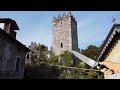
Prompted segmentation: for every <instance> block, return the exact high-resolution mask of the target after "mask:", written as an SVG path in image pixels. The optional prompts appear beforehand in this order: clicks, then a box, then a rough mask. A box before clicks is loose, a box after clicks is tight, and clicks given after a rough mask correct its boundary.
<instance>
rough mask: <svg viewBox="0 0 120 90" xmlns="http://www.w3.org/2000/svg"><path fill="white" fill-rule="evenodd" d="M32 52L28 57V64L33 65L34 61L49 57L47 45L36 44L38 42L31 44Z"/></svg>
mask: <svg viewBox="0 0 120 90" xmlns="http://www.w3.org/2000/svg"><path fill="white" fill-rule="evenodd" d="M28 47H29V49H30V50H31V51H30V52H29V53H28V54H27V55H26V57H27V58H26V64H31V63H32V60H33V59H34V60H36V59H39V58H40V57H42V56H45V55H46V56H47V55H48V47H47V46H45V45H40V43H39V44H36V42H31V45H29V46H28Z"/></svg>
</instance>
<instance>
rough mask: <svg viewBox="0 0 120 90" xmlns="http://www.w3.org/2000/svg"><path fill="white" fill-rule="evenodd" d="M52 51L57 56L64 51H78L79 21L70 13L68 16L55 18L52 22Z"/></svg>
mask: <svg viewBox="0 0 120 90" xmlns="http://www.w3.org/2000/svg"><path fill="white" fill-rule="evenodd" d="M52 25H53V26H52V51H53V52H54V53H55V54H56V55H60V54H62V53H63V52H64V51H66V50H68V51H72V50H75V51H78V50H79V49H78V35H77V21H76V20H75V18H74V17H73V15H72V14H71V12H68V14H67V15H65V14H63V16H60V15H58V17H57V18H56V17H55V16H54V17H53V21H52Z"/></svg>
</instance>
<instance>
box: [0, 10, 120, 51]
mask: <svg viewBox="0 0 120 90" xmlns="http://www.w3.org/2000/svg"><path fill="white" fill-rule="evenodd" d="M63 13H66V14H67V13H68V11H0V18H11V19H14V20H15V21H16V22H17V24H18V26H19V28H20V31H17V40H19V41H20V42H21V43H23V44H24V45H26V46H28V45H30V43H31V42H32V41H33V42H34V41H35V42H37V43H40V44H44V45H46V46H48V47H49V48H50V47H51V45H52V18H53V16H56V17H57V16H58V15H59V14H60V15H63ZM72 14H73V16H74V17H75V19H76V20H77V28H78V42H79V43H78V44H79V48H80V49H85V48H86V47H87V46H88V45H91V44H92V45H96V46H99V45H100V44H101V43H102V41H104V39H105V38H106V36H107V34H108V33H109V31H110V29H111V27H112V25H113V23H112V17H115V18H117V20H116V23H120V11H72ZM0 26H1V25H0Z"/></svg>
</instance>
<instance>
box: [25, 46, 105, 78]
mask: <svg viewBox="0 0 120 90" xmlns="http://www.w3.org/2000/svg"><path fill="white" fill-rule="evenodd" d="M38 48H40V50H42V51H44V50H45V48H44V46H42V47H41V46H39V47H38ZM98 50H99V48H98V47H96V46H95V45H90V46H88V48H87V49H85V50H82V51H81V53H82V54H84V55H85V56H88V57H90V58H92V59H94V57H95V56H96V55H97V53H98ZM59 57H60V61H59ZM32 59H33V61H35V63H34V64H32V65H26V67H25V76H24V78H25V79H103V74H101V73H98V72H96V71H90V70H89V71H85V70H82V69H67V68H61V67H56V66H51V64H53V65H64V66H71V65H72V63H71V60H72V54H71V53H70V52H68V51H65V52H64V53H63V54H62V55H60V56H56V55H55V54H54V53H52V54H51V56H50V58H47V57H46V55H42V56H41V57H39V58H37V57H36V56H34V57H32ZM40 62H43V63H40ZM61 62H62V64H61ZM75 67H78V68H87V69H90V68H91V67H90V66H88V65H87V64H85V63H84V62H82V61H81V60H79V59H78V58H77V61H76V66H75Z"/></svg>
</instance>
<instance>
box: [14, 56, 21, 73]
mask: <svg viewBox="0 0 120 90" xmlns="http://www.w3.org/2000/svg"><path fill="white" fill-rule="evenodd" d="M17 58H20V61H19V68H18V70H17V71H16V65H17V60H18V59H17ZM20 63H21V57H19V56H16V61H15V67H14V72H16V73H17V72H19V70H20Z"/></svg>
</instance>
